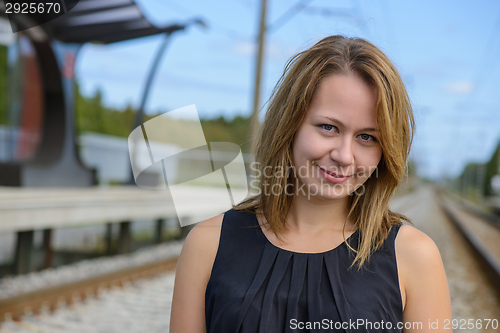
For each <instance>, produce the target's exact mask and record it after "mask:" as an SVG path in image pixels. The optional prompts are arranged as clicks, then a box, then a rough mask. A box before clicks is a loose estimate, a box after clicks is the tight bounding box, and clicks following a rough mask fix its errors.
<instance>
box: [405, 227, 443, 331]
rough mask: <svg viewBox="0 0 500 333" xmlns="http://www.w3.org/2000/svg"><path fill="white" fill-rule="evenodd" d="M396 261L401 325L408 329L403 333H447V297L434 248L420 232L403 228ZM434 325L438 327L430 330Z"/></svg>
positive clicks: (436, 249)
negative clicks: (399, 289)
mask: <svg viewBox="0 0 500 333" xmlns="http://www.w3.org/2000/svg"><path fill="white" fill-rule="evenodd" d="M396 257H397V263H398V272H399V279H400V285H401V292H402V297H403V309H404V310H403V321H404V322H405V323H406V325H408V326H407V327H405V328H404V329H403V331H404V332H405V333H412V332H420V333H422V332H433V333H440V332H448V333H449V330H446V329H444V324H445V323H446V322H445V320H446V319H448V320H451V301H450V293H449V289H448V282H447V280H446V274H445V271H444V267H443V262H442V260H441V255H440V254H439V250H438V248H437V246H436V244H435V243H434V242H433V241H432V239H431V238H429V236H427V235H426V234H424V233H423V232H421V231H419V230H417V229H415V228H413V227H411V226H408V225H403V226H401V229H400V230H399V233H398V236H397V238H396ZM436 321H437V325H438V326H437V327H436V326H435V325H436V324H433V326H432V327H430V326H429V325H430V324H431V323H436ZM418 323H421V325H419V324H418Z"/></svg>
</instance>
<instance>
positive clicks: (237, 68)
mask: <svg viewBox="0 0 500 333" xmlns="http://www.w3.org/2000/svg"><path fill="white" fill-rule="evenodd" d="M136 2H137V3H138V5H139V6H140V8H141V10H142V11H143V13H144V15H145V16H146V17H147V18H148V19H149V20H150V21H151V22H153V23H154V24H155V25H157V26H165V25H169V24H172V23H186V22H191V21H192V20H193V19H194V18H201V19H203V20H204V21H205V22H206V24H207V26H208V28H207V29H203V28H201V27H200V26H196V25H193V24H191V25H190V26H189V27H188V28H187V29H186V30H184V31H181V32H177V33H175V34H173V35H172V37H171V38H170V40H169V44H168V49H167V51H166V54H165V56H164V58H163V59H162V62H161V65H160V69H159V72H158V73H157V77H156V78H155V81H154V83H153V84H154V85H153V88H152V91H151V94H150V96H149V99H148V101H147V105H146V112H148V113H151V114H155V113H157V112H159V111H163V112H166V111H170V110H174V109H177V108H180V107H183V106H187V105H191V104H195V105H196V107H197V109H198V112H199V114H200V116H202V117H209V118H212V117H218V116H221V115H222V116H225V117H227V118H232V117H234V116H236V115H245V116H248V115H249V114H250V113H251V109H252V100H253V85H254V72H255V54H256V45H257V44H256V41H257V35H258V23H259V14H260V1H257V0H231V1H230V0H220V1H217V2H212V1H211V2H208V1H202V0H185V1H180V0H175V1H171V0H136ZM298 4H302V6H298ZM297 8H301V9H300V10H298V9H297ZM285 13H290V15H286V14H285ZM284 14H285V16H283V15H284ZM284 18H286V19H284ZM267 26H268V27H269V31H268V34H267V37H266V46H265V50H266V51H265V57H264V59H265V62H264V68H263V86H262V92H261V96H262V97H261V101H262V103H261V106H264V103H265V102H266V101H267V99H268V98H269V95H270V92H271V90H272V89H273V87H274V85H275V84H276V82H277V81H278V79H279V77H280V75H281V74H282V71H283V68H284V66H285V64H286V62H287V60H288V59H289V58H290V57H292V56H293V55H294V54H296V53H297V52H300V51H301V50H304V49H306V48H308V47H310V46H312V45H313V44H314V43H315V42H317V41H319V40H320V39H321V38H322V37H326V36H328V35H333V34H342V35H345V36H356V37H362V38H366V39H368V40H369V41H371V42H372V43H374V44H375V45H377V46H378V47H379V48H380V49H381V50H382V51H383V52H385V53H386V54H387V55H388V56H389V58H390V59H391V60H392V61H393V62H394V64H395V65H396V67H397V68H398V70H399V72H400V74H401V76H402V77H403V80H404V82H405V84H406V87H407V90H408V93H409V96H410V99H411V101H412V104H413V108H414V113H415V118H416V134H415V139H414V143H413V147H412V152H411V159H412V160H413V161H415V163H416V165H417V170H418V172H419V174H420V175H422V176H425V177H429V178H432V179H441V178H444V177H454V176H456V175H458V174H459V173H460V172H461V171H462V170H463V168H464V166H465V165H466V164H467V163H469V162H479V163H482V162H485V161H487V160H489V159H490V158H491V155H492V153H493V151H494V149H495V147H496V146H497V144H498V142H499V141H500V93H499V87H500V65H499V64H498V62H499V59H500V38H498V35H499V34H500V2H499V1H496V0H491V1H488V0H479V1H470V0H468V1H462V0H453V1H452V0H441V1H428V0H419V1H415V0H413V1H398V0H351V1H349V0H345V1H344V0H342V1H331V0H330V1H328V0H309V1H308V0H302V1H301V0H298V1H285V0H268V15H267ZM163 38H164V37H163V36H151V37H144V38H139V39H136V40H133V41H126V42H119V43H115V44H110V45H94V44H86V45H84V46H83V47H82V49H81V51H80V53H79V55H78V58H77V62H76V75H77V79H78V81H79V82H80V85H81V87H82V92H83V93H84V94H85V95H92V94H93V93H94V92H95V91H96V89H101V90H102V91H103V93H104V102H105V104H107V105H109V106H114V107H119V108H121V107H125V106H126V105H127V104H128V103H130V104H132V105H133V106H136V107H137V106H138V105H139V103H140V98H141V95H142V90H143V86H144V83H145V79H146V75H147V71H148V68H149V67H150V65H151V61H152V59H153V57H154V54H155V52H156V49H157V48H158V46H159V45H160V43H161V41H162V39H163ZM499 173H500V170H499Z"/></svg>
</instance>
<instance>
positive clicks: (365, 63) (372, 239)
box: [234, 36, 415, 268]
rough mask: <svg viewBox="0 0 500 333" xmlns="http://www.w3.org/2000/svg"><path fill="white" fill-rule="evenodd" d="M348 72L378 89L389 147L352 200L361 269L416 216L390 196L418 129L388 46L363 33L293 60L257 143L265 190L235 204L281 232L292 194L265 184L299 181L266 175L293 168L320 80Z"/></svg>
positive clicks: (331, 40)
mask: <svg viewBox="0 0 500 333" xmlns="http://www.w3.org/2000/svg"><path fill="white" fill-rule="evenodd" d="M347 73H354V74H355V75H357V76H359V77H360V78H361V79H362V80H363V81H364V82H366V83H367V84H369V85H372V86H374V87H375V88H376V89H377V92H378V100H377V105H376V119H377V125H378V128H379V131H380V140H379V141H380V145H381V148H382V158H381V161H380V163H379V165H378V167H377V168H378V177H377V178H378V179H376V178H374V177H370V178H369V179H368V180H367V181H366V182H365V183H364V186H365V192H364V194H363V195H352V196H350V198H349V205H350V210H349V214H348V218H351V219H352V220H353V221H354V223H355V224H356V226H357V227H358V229H359V237H360V242H359V246H358V248H357V249H353V248H352V247H351V246H350V245H349V244H348V243H347V242H346V244H347V246H349V248H350V249H351V250H353V251H354V252H356V257H355V258H354V261H353V265H354V264H355V263H357V264H358V268H361V266H362V265H363V264H364V263H365V262H366V260H368V259H369V256H370V255H371V253H373V252H374V251H376V250H377V249H378V248H380V247H381V246H382V244H383V242H384V240H385V239H386V238H387V235H388V233H389V231H390V229H391V227H392V226H393V225H397V224H401V223H402V222H401V220H405V221H408V222H409V219H408V218H407V217H405V216H404V215H401V214H398V213H395V212H392V211H391V210H390V209H389V201H390V199H391V196H392V194H393V193H394V190H395V189H396V187H397V186H398V185H399V184H400V182H401V180H402V178H403V176H404V174H405V169H406V163H407V158H408V154H409V152H410V147H411V143H412V139H413V131H414V127H415V124H414V119H413V111H412V107H411V104H410V101H409V98H408V94H407V92H406V89H405V87H404V84H403V81H402V79H401V77H400V75H399V73H398V71H397V70H396V68H395V67H394V65H393V64H392V63H391V61H390V60H389V59H388V58H387V56H386V55H385V54H384V53H383V52H382V51H380V50H379V49H378V48H377V47H376V46H374V45H373V44H371V43H370V42H368V41H366V40H364V39H361V38H346V37H343V36H330V37H326V38H324V39H322V40H321V41H319V42H318V43H316V44H315V45H314V46H313V47H311V48H309V49H307V50H305V51H303V52H301V53H299V54H297V55H296V56H294V57H293V58H292V59H290V60H289V61H288V63H287V64H286V66H285V70H284V73H283V75H282V76H281V78H280V80H279V81H278V83H277V84H276V86H275V88H274V90H273V92H272V95H271V98H270V100H269V105H268V108H267V113H266V116H265V120H264V122H263V124H262V126H261V129H260V134H259V137H258V138H257V142H256V144H255V151H254V154H255V155H254V156H255V162H257V163H256V165H257V170H258V171H259V172H258V173H259V175H260V178H259V186H260V193H259V194H258V195H255V196H253V197H250V198H248V199H246V200H244V201H243V202H241V203H240V204H238V205H236V206H235V207H234V209H236V210H247V211H253V212H256V211H262V213H263V215H264V217H265V219H266V221H267V223H269V225H270V227H271V230H272V231H273V232H274V234H275V235H276V236H277V237H278V238H280V235H281V234H282V232H283V231H284V229H285V219H286V217H287V214H288V211H289V209H290V206H291V204H292V199H293V197H292V196H290V195H286V194H285V193H284V192H282V193H281V194H280V195H275V194H273V193H267V192H269V191H265V188H264V186H267V188H273V186H278V188H281V189H285V188H287V185H288V186H289V185H290V184H294V183H295V181H296V177H295V175H294V174H293V173H291V174H288V175H287V177H266V178H265V179H264V168H266V167H267V168H268V169H266V170H269V168H271V170H290V168H292V169H293V162H292V144H293V139H294V137H295V134H296V132H297V130H298V129H299V127H300V125H301V124H302V121H303V119H304V117H305V114H306V112H307V110H308V108H309V105H310V103H311V100H312V98H313V95H314V93H315V91H316V89H317V87H318V85H319V84H320V82H321V80H322V79H323V78H325V77H327V76H330V75H333V74H347ZM292 186H293V185H292ZM344 228H345V224H344ZM344 241H345V237H344Z"/></svg>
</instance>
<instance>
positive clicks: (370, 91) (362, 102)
mask: <svg viewBox="0 0 500 333" xmlns="http://www.w3.org/2000/svg"><path fill="white" fill-rule="evenodd" d="M377 98H378V96H377V93H376V89H375V88H374V87H373V86H371V85H368V84H366V83H365V82H364V81H363V80H362V79H361V78H359V77H358V76H355V75H339V74H335V75H332V76H329V77H326V78H325V79H323V80H322V82H321V83H320V85H319V87H318V89H317V91H316V92H315V94H314V96H313V98H312V101H311V103H310V106H309V108H308V110H307V114H306V117H308V118H323V119H324V120H328V119H333V120H336V121H338V122H339V123H340V125H343V126H346V127H352V126H355V127H361V128H370V127H371V128H376V120H377V115H376V105H377ZM333 120H332V121H333Z"/></svg>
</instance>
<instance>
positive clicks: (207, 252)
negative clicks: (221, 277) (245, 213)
mask: <svg viewBox="0 0 500 333" xmlns="http://www.w3.org/2000/svg"><path fill="white" fill-rule="evenodd" d="M222 217H223V215H217V216H214V217H212V218H210V219H208V220H206V221H203V222H200V223H199V224H198V225H196V226H195V227H194V228H193V229H192V230H191V232H190V233H189V235H188V236H187V238H186V241H185V243H184V246H183V248H182V251H181V255H180V257H179V262H178V263H177V270H176V273H175V284H174V294H173V297H172V312H171V315H170V332H171V333H204V332H206V327H205V290H206V287H207V283H208V280H209V278H210V273H211V271H212V266H213V263H214V260H215V256H216V254H217V249H218V246H219V238H220V230H221V226H222Z"/></svg>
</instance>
